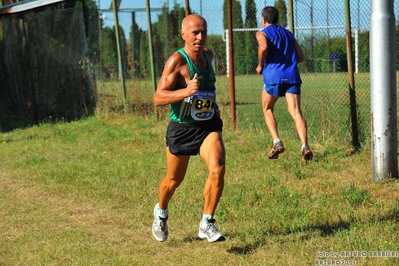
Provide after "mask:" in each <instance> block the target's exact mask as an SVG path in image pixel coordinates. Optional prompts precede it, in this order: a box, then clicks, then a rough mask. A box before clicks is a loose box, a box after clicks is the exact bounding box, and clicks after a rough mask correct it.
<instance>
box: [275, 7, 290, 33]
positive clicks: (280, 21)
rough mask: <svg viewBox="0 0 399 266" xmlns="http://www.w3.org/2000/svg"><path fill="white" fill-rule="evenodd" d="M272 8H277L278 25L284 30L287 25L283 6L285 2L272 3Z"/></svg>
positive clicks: (285, 11)
mask: <svg viewBox="0 0 399 266" xmlns="http://www.w3.org/2000/svg"><path fill="white" fill-rule="evenodd" d="M274 6H275V7H276V8H277V10H278V12H279V19H278V25H280V26H282V27H284V28H286V27H287V25H288V23H287V5H286V4H285V1H284V0H276V1H275V2H274Z"/></svg>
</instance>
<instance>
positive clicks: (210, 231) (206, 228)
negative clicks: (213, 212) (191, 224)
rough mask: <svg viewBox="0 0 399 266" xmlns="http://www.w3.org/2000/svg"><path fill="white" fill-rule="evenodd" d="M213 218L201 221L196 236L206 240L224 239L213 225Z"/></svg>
mask: <svg viewBox="0 0 399 266" xmlns="http://www.w3.org/2000/svg"><path fill="white" fill-rule="evenodd" d="M215 222H216V221H215V219H209V220H206V221H201V222H200V225H199V231H198V237H199V238H201V239H205V238H206V239H207V240H208V242H216V241H224V240H226V238H225V237H224V235H223V234H222V233H220V232H219V230H218V229H217V228H216V226H215Z"/></svg>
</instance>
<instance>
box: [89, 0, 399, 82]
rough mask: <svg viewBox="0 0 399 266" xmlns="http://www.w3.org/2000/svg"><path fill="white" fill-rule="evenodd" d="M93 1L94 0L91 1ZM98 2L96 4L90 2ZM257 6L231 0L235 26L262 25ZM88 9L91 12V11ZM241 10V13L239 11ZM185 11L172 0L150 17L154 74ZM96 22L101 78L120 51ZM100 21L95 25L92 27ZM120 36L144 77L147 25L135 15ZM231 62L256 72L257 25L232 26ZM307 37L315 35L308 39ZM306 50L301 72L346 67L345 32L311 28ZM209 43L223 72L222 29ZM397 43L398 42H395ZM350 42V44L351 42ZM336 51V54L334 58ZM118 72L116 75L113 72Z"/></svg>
mask: <svg viewBox="0 0 399 266" xmlns="http://www.w3.org/2000/svg"><path fill="white" fill-rule="evenodd" d="M93 4H94V3H93ZM274 6H275V7H276V8H277V9H278V10H279V12H280V19H279V24H280V25H281V26H284V27H286V26H287V6H286V4H285V1H284V0H276V1H275V3H274ZM91 7H92V8H94V9H95V8H96V6H95V4H94V5H92V6H91ZM222 8H223V18H222V19H223V21H222V23H223V27H224V29H227V28H228V22H227V21H228V18H227V1H226V0H224V3H223V7H222ZM243 12H244V13H243ZM260 12H261V10H257V8H256V3H255V0H246V1H245V6H244V7H242V5H241V2H240V1H239V0H233V5H232V13H233V14H234V15H233V17H232V25H233V29H243V28H246V29H255V28H260V21H258V19H257V18H258V17H259V15H260ZM89 13H90V12H89ZM91 13H92V16H97V17H99V14H100V13H99V12H98V10H97V11H94V12H93V11H92V12H91ZM243 14H244V15H243ZM184 16H185V9H184V7H182V6H181V5H179V4H177V3H175V4H174V6H173V8H169V7H168V6H167V5H166V4H165V5H164V6H163V7H162V11H161V12H160V14H159V15H158V19H157V21H156V22H153V23H152V27H151V29H152V41H153V46H154V47H153V51H154V61H155V74H156V76H157V77H158V76H160V74H161V73H162V70H163V66H164V63H165V61H166V60H167V58H168V57H169V56H170V55H171V54H172V53H173V52H174V51H176V50H177V49H179V48H181V47H182V46H183V45H184V42H183V40H182V39H181V36H180V27H181V21H182V19H183V18H184ZM98 21H99V22H98V23H99V24H97V25H94V26H93V25H92V27H91V28H90V31H91V30H93V32H97V36H94V35H95V34H93V33H91V35H92V36H91V38H89V39H90V48H89V51H90V57H91V60H92V62H93V64H94V65H95V66H96V68H95V69H96V70H97V71H96V72H97V75H99V78H108V77H109V71H108V69H107V68H108V67H109V66H114V67H115V68H116V72H117V71H118V69H117V66H118V63H117V62H118V60H117V58H118V55H117V47H116V41H115V28H114V27H113V28H111V27H103V23H102V21H101V20H98ZM96 27H98V29H99V30H97V31H95V28H96ZM396 29H397V30H396V35H398V32H399V24H398V26H397V27H396ZM119 33H120V40H121V55H122V59H123V60H122V61H123V66H124V69H125V76H126V77H127V78H148V77H150V76H151V62H150V47H149V41H148V31H145V30H143V29H141V28H140V27H139V26H138V25H137V23H136V21H135V20H133V25H132V26H131V27H130V32H129V39H128V40H126V38H125V36H126V35H125V32H124V30H123V28H122V27H120V28H119ZM233 36H234V37H233V43H234V62H235V68H234V71H235V74H236V75H246V74H255V73H256V72H255V67H256V65H257V63H258V62H257V60H258V59H257V42H256V38H255V31H234V32H233ZM311 38H313V39H312V40H311ZM298 41H299V44H300V45H301V47H302V48H303V50H304V53H305V56H306V60H305V63H304V64H301V65H300V68H301V71H305V72H331V71H333V67H332V66H333V64H334V71H337V72H338V71H347V69H348V68H347V51H346V39H345V36H333V37H330V36H327V35H326V34H315V35H312V36H304V37H302V38H301V39H299V40H298ZM207 46H208V47H209V48H210V49H212V50H213V51H214V54H215V58H214V68H215V72H216V73H217V74H219V75H223V74H226V71H227V62H226V42H225V41H224V40H223V36H221V35H208V40H207ZM398 46H399V45H398ZM352 47H354V44H353V45H352ZM358 49H359V50H358V54H359V57H358V63H359V65H358V66H359V70H360V71H362V72H367V71H369V69H370V67H369V31H364V32H360V33H359V42H358ZM332 54H334V58H332ZM115 77H116V75H114V78H115Z"/></svg>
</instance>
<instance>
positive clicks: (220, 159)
mask: <svg viewBox="0 0 399 266" xmlns="http://www.w3.org/2000/svg"><path fill="white" fill-rule="evenodd" d="M181 36H182V38H183V40H184V42H185V44H184V47H183V48H182V49H179V50H178V51H176V52H175V53H174V54H173V55H171V56H170V57H169V59H168V60H167V61H166V64H165V67H164V70H163V73H162V76H161V78H160V81H159V84H158V87H157V90H156V92H155V95H154V101H155V104H156V105H157V106H162V105H169V107H170V112H169V116H170V119H171V121H170V123H169V125H168V128H167V131H166V160H167V173H166V176H165V177H164V179H163V180H162V181H161V183H160V185H159V202H158V203H157V204H156V205H155V207H154V222H153V225H152V234H153V236H154V237H155V239H156V240H157V241H161V242H162V241H165V240H166V239H167V238H168V225H167V219H168V217H169V211H168V204H169V201H170V200H171V198H172V196H173V194H174V192H175V190H176V188H177V187H179V185H180V184H181V183H182V182H183V180H184V177H185V174H186V171H187V168H188V162H189V159H190V156H193V155H197V154H198V155H199V156H200V157H201V158H202V159H203V161H204V162H205V164H206V166H207V168H208V176H207V179H206V182H205V187H204V209H203V214H202V219H200V223H199V231H198V236H199V237H200V238H202V239H207V240H208V241H209V242H215V241H222V240H225V237H224V235H223V234H222V233H220V232H219V230H218V229H217V228H216V226H215V219H214V214H215V210H216V207H217V205H218V203H219V199H220V197H221V195H222V192H223V188H224V175H225V159H226V150H225V146H224V142H223V139H222V128H223V122H222V120H221V119H220V117H219V110H218V106H217V104H216V89H215V81H216V78H215V73H214V71H213V67H212V64H211V60H212V58H213V53H212V51H211V50H209V49H207V48H205V41H206V37H207V23H206V21H205V19H204V18H203V17H201V16H199V15H196V14H192V15H188V16H187V17H185V18H184V19H183V21H182V29H181Z"/></svg>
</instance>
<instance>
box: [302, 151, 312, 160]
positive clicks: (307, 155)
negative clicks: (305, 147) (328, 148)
mask: <svg viewBox="0 0 399 266" xmlns="http://www.w3.org/2000/svg"><path fill="white" fill-rule="evenodd" d="M312 158H313V153H312V152H311V151H307V152H305V154H304V155H302V160H305V161H311V160H312Z"/></svg>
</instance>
